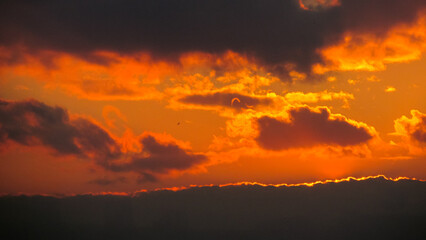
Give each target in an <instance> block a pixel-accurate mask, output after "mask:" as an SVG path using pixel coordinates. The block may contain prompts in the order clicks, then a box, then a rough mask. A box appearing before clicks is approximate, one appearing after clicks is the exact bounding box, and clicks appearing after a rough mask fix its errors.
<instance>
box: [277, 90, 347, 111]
mask: <svg viewBox="0 0 426 240" xmlns="http://www.w3.org/2000/svg"><path fill="white" fill-rule="evenodd" d="M284 97H285V99H286V100H287V101H288V102H289V103H292V104H294V103H317V102H320V101H332V100H342V101H343V102H344V104H345V105H344V106H347V107H348V106H349V103H348V100H353V99H354V95H353V94H350V93H347V92H343V91H340V92H328V91H327V90H324V91H322V92H308V93H303V92H289V93H286V94H285V96H284Z"/></svg>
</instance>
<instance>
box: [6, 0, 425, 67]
mask: <svg viewBox="0 0 426 240" xmlns="http://www.w3.org/2000/svg"><path fill="white" fill-rule="evenodd" d="M318 2H321V3H322V4H318ZM303 5H304V6H305V8H304V7H303ZM0 6H1V7H0V9H1V10H0V45H3V46H6V47H7V46H12V45H16V44H18V45H22V46H25V47H26V48H28V49H30V51H38V50H45V49H47V50H54V51H59V52H68V53H73V54H76V55H80V56H85V57H86V58H90V57H89V56H90V54H91V53H92V52H95V51H100V50H104V51H112V52H119V53H125V54H131V53H135V52H148V53H152V54H153V55H154V56H155V57H159V58H166V59H173V58H176V56H179V55H180V54H182V53H186V52H197V51H200V52H206V53H220V52H224V51H227V50H231V51H235V52H237V53H240V54H248V55H250V56H253V57H255V58H257V59H258V60H259V61H260V62H261V63H262V64H265V65H267V66H269V67H270V69H271V71H273V72H275V73H280V72H287V71H288V69H286V68H285V67H283V64H285V63H291V64H294V65H295V66H296V69H297V70H299V71H303V72H309V71H310V70H311V67H312V65H313V64H315V63H321V62H322V58H321V55H320V54H319V53H318V49H321V48H323V47H326V46H330V45H333V44H336V43H337V42H338V41H339V40H341V38H342V37H343V35H344V34H345V33H347V32H352V33H359V34H365V33H368V34H370V35H374V36H377V37H381V36H383V35H384V34H385V33H386V32H387V31H388V30H389V29H391V28H392V27H394V26H396V25H399V24H410V23H413V22H415V21H416V20H417V17H418V13H419V11H421V10H423V9H424V8H425V6H426V2H425V1H423V0H411V1H404V0H374V1H372V0H341V1H339V2H337V1H308V0H305V1H297V0H267V1H265V0H255V1H245V0H203V1H199V0H178V1H175V0H158V1H149V0H143V1H130V0H125V1H118V0H113V1H108V2H105V1H99V0H91V1H83V0H77V1H72V2H69V1H54V0H40V1H19V2H17V1H3V2H2V4H1V5H0ZM306 8H308V9H309V8H311V10H312V9H313V10H314V11H311V10H306ZM360 16H362V17H360ZM15 57H16V56H15ZM9 60H10V61H14V60H16V58H15V59H13V58H11V59H9ZM92 60H94V61H98V60H99V59H96V58H93V59H92Z"/></svg>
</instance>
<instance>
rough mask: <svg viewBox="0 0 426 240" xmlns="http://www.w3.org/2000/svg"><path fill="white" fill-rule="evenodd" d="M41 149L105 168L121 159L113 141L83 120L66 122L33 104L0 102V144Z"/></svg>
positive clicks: (61, 114) (59, 111)
mask: <svg viewBox="0 0 426 240" xmlns="http://www.w3.org/2000/svg"><path fill="white" fill-rule="evenodd" d="M7 140H10V141H14V142H17V143H20V144H23V145H27V146H31V145H43V146H46V147H49V148H51V149H53V150H55V153H57V154H63V155H76V156H79V157H83V158H91V159H94V160H96V161H97V163H98V164H101V165H105V164H107V162H108V161H110V160H114V159H116V158H118V157H119V156H120V155H121V151H120V148H119V146H118V144H117V143H116V142H115V140H114V139H113V138H112V137H111V136H110V135H109V134H108V133H107V132H106V131H105V130H103V129H102V128H100V127H99V126H98V125H96V124H94V123H92V122H90V121H89V120H87V119H84V118H75V119H70V117H69V115H68V112H67V111H66V110H65V109H63V108H60V107H51V106H48V105H46V104H44V103H41V102H38V101H36V100H28V101H17V102H13V101H4V100H0V144H1V143H5V142H6V141H7Z"/></svg>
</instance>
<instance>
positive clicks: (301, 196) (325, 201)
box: [0, 178, 426, 240]
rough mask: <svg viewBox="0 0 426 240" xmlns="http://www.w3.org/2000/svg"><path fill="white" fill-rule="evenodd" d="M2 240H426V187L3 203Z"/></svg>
mask: <svg viewBox="0 0 426 240" xmlns="http://www.w3.org/2000/svg"><path fill="white" fill-rule="evenodd" d="M0 226H1V231H0V235H1V237H0V238H1V239H218V240H220V239H422V240H424V239H426V182H419V181H412V180H401V181H398V182H393V181H388V180H385V179H384V178H377V179H369V180H364V181H360V182H357V181H350V182H342V183H329V184H324V185H316V186H314V187H305V186H300V187H279V188H276V187H261V186H229V187H221V188H219V187H200V188H191V189H187V190H182V191H178V192H172V191H157V192H151V193H142V194H140V195H137V196H134V197H123V196H91V195H82V196H75V197H65V198H54V197H43V196H4V197H1V198H0Z"/></svg>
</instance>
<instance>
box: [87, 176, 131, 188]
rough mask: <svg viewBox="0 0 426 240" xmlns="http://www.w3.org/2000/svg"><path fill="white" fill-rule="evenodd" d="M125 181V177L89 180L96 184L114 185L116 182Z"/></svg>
mask: <svg viewBox="0 0 426 240" xmlns="http://www.w3.org/2000/svg"><path fill="white" fill-rule="evenodd" d="M125 182H127V179H126V178H125V177H118V178H97V179H93V180H91V181H89V183H92V184H97V185H101V186H109V185H114V184H117V183H125Z"/></svg>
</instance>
